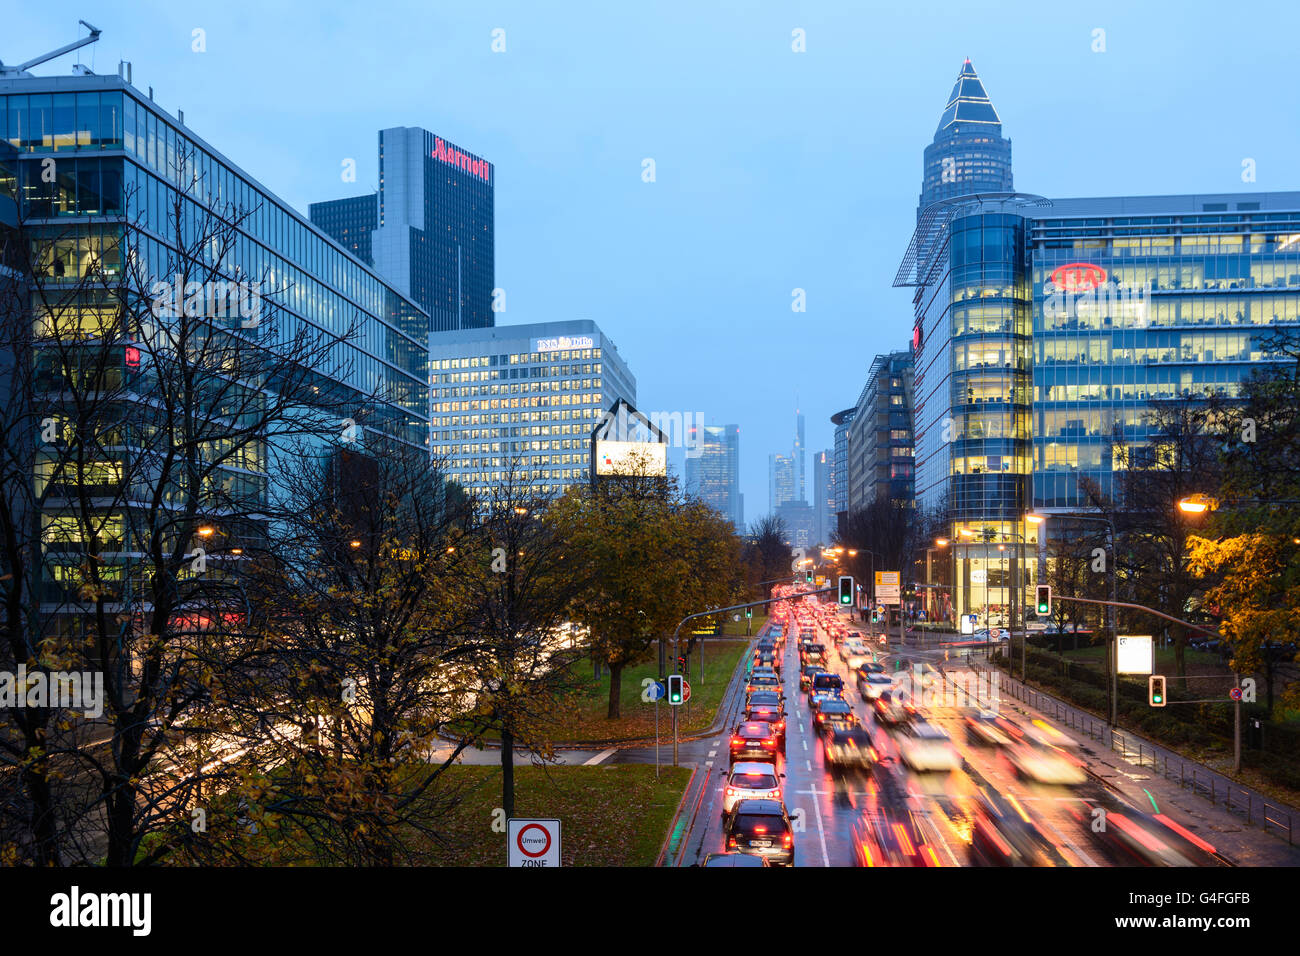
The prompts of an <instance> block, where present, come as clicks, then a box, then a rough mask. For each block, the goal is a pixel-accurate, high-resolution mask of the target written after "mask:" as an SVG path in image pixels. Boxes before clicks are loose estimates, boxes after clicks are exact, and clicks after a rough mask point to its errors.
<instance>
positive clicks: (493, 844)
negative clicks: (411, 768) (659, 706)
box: [431, 764, 691, 866]
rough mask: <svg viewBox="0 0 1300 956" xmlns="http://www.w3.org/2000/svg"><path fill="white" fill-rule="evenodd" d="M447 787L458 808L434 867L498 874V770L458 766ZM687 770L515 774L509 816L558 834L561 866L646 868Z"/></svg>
mask: <svg viewBox="0 0 1300 956" xmlns="http://www.w3.org/2000/svg"><path fill="white" fill-rule="evenodd" d="M449 774H450V776H449V778H448V780H449V782H450V783H451V784H452V785H454V786H456V787H457V788H459V789H460V792H461V802H460V803H459V805H458V806H457V807H456V808H455V809H454V810H453V811H452V812H451V813H450V814H448V816H447V817H446V819H445V820H444V821H442V825H441V827H440V830H441V835H442V836H443V837H444V838H445V839H446V841H447V846H446V847H445V849H444V848H439V849H438V850H436V851H434V859H433V860H432V861H431V862H432V863H433V864H434V865H436V866H504V865H505V862H506V835H505V834H504V833H497V832H493V830H492V819H493V812H494V811H495V810H496V808H497V807H499V806H500V805H501V768H500V767H471V766H464V765H462V766H459V767H455V768H453V769H452V770H451V771H449ZM690 776H691V771H690V770H689V769H688V768H686V767H664V768H662V769H661V770H660V775H659V779H658V780H656V779H655V768H654V767H653V766H650V765H647V764H614V765H610V766H603V767H602V766H597V767H516V768H515V816H516V817H533V818H542V819H554V820H559V821H560V826H561V849H560V853H561V862H562V864H563V865H564V866H653V865H654V862H655V859H656V858H657V857H658V855H659V848H660V847H661V846H662V845H663V842H664V838H665V837H666V836H667V834H668V826H669V824H670V823H671V822H672V817H673V812H674V811H675V810H676V809H677V805H678V804H679V803H680V802H681V798H682V792H683V791H684V790H685V789H686V782H687V781H688V780H689V779H690Z"/></svg>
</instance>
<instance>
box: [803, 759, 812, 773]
mask: <svg viewBox="0 0 1300 956" xmlns="http://www.w3.org/2000/svg"><path fill="white" fill-rule="evenodd" d="M803 765H804V767H806V768H807V770H808V772H809V773H812V761H811V760H805V761H804V762H803Z"/></svg>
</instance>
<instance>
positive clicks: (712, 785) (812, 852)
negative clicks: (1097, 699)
mask: <svg viewBox="0 0 1300 956" xmlns="http://www.w3.org/2000/svg"><path fill="white" fill-rule="evenodd" d="M798 627H799V625H798V624H795V623H793V622H789V623H787V624H786V632H785V637H786V641H785V646H784V648H783V651H782V653H783V665H784V666H783V669H782V680H783V683H784V685H785V686H784V689H785V695H786V719H787V737H786V744H785V755H784V757H783V758H782V759H780V760H779V761H778V767H779V769H780V770H781V771H782V772H783V773H784V774H785V777H784V779H783V780H782V787H783V799H784V801H785V804H786V807H787V809H788V811H789V813H790V815H791V817H792V819H793V822H794V827H795V836H794V841H795V842H794V865H795V866H851V865H853V864H854V861H855V856H856V854H855V852H854V839H855V836H854V824H855V822H857V821H859V820H860V819H861V818H862V817H863V816H864V814H872V813H879V812H880V811H882V810H883V811H893V812H894V813H895V814H897V812H899V811H903V810H910V811H911V812H912V815H913V818H914V819H915V820H916V822H917V824H918V825H919V827H920V829H921V831H922V833H923V835H924V839H925V841H926V843H927V845H928V846H927V848H926V850H925V853H926V855H927V859H928V861H929V862H930V863H931V864H932V865H933V864H937V865H940V866H966V865H971V864H972V863H973V862H975V860H974V858H973V857H972V852H971V842H972V832H973V828H974V827H975V824H976V819H977V806H978V805H979V804H980V803H981V802H982V801H981V794H982V792H983V793H991V794H993V795H995V797H996V798H997V799H1000V800H1001V801H1002V803H1001V806H1002V807H1003V808H1004V810H1005V809H1006V808H1007V807H1008V806H1009V807H1010V808H1011V809H1012V810H1013V811H1014V812H1015V813H1017V814H1020V815H1021V817H1022V819H1027V820H1029V821H1032V823H1033V828H1034V832H1035V833H1036V834H1037V835H1038V844H1037V849H1038V850H1039V851H1040V852H1038V854H1037V855H1036V857H1035V862H1036V865H1056V866H1115V865H1135V864H1140V863H1151V862H1157V861H1159V858H1160V853H1159V852H1158V848H1157V851H1156V852H1154V853H1147V854H1139V855H1135V854H1134V853H1133V852H1132V850H1131V849H1130V848H1131V847H1133V846H1134V845H1138V846H1141V845H1142V844H1144V843H1154V844H1163V845H1164V847H1165V849H1167V850H1169V851H1172V853H1169V854H1166V855H1165V860H1164V861H1165V862H1168V861H1169V860H1170V859H1173V860H1179V859H1181V860H1182V861H1184V862H1190V863H1194V864H1198V865H1211V866H1213V865H1224V864H1225V863H1226V861H1224V860H1223V859H1222V858H1221V857H1218V856H1217V855H1214V854H1212V853H1211V852H1210V849H1211V848H1210V847H1209V846H1208V845H1206V844H1204V842H1203V841H1199V840H1198V838H1195V837H1193V836H1191V835H1190V833H1186V831H1184V833H1179V832H1178V831H1177V830H1176V829H1173V828H1171V827H1166V829H1161V828H1160V826H1159V825H1157V826H1156V827H1155V828H1154V829H1155V830H1156V831H1158V832H1157V833H1155V834H1154V835H1151V834H1149V833H1148V830H1147V829H1144V827H1146V828H1150V827H1151V817H1150V816H1148V814H1149V813H1150V812H1151V808H1149V807H1148V808H1142V807H1139V806H1134V805H1133V804H1131V803H1130V801H1129V800H1128V799H1127V798H1125V797H1123V796H1122V795H1120V794H1118V793H1116V792H1115V791H1113V790H1111V789H1110V788H1108V787H1107V786H1105V785H1104V783H1102V782H1101V781H1100V780H1099V779H1097V778H1095V777H1092V776H1089V777H1088V778H1087V779H1086V780H1085V781H1084V782H1082V783H1078V784H1074V785H1072V786H1068V787H1066V786H1059V785H1052V786H1047V785H1042V784H1038V783H1035V782H1034V781H1032V780H1030V779H1026V778H1023V777H1022V776H1020V775H1019V774H1018V773H1017V771H1016V767H1015V765H1014V764H1013V763H1012V761H1011V759H1010V756H1009V751H1008V748H1005V747H1000V746H989V745H986V744H982V743H980V742H979V741H978V739H977V738H974V737H972V736H971V735H970V734H969V733H968V730H967V725H966V718H967V716H968V715H970V714H973V713H975V712H976V711H977V710H979V709H980V707H979V704H983V705H984V706H985V708H988V707H997V703H998V702H997V701H996V690H995V687H994V686H993V683H992V680H991V674H990V673H989V672H987V671H985V672H982V673H978V672H976V671H975V669H974V668H973V667H972V666H971V665H970V664H968V663H964V662H953V661H944V660H943V657H944V654H943V652H942V651H939V652H934V651H931V652H926V651H922V650H916V649H908V648H903V647H899V646H890V647H888V648H886V647H882V646H879V645H873V647H876V648H877V650H876V652H875V656H876V660H877V661H878V662H880V663H882V664H883V665H884V666H885V673H887V674H889V675H891V676H892V677H894V679H895V683H896V684H902V683H906V682H911V686H914V687H920V686H921V684H922V682H924V684H925V685H927V687H928V690H927V692H926V696H925V698H924V699H923V702H922V706H921V707H920V716H921V717H923V718H924V719H925V720H927V721H928V722H930V723H931V724H934V725H937V726H939V727H942V728H943V729H944V730H946V731H947V732H948V733H949V735H950V736H951V740H952V743H953V745H954V746H955V747H956V749H957V750H958V752H959V754H960V756H961V759H962V768H961V769H960V770H954V771H949V772H942V773H935V772H928V773H917V772H913V771H912V770H910V769H909V768H908V767H907V766H906V765H905V764H904V763H903V762H902V761H901V760H900V759H899V738H898V735H897V733H896V732H895V731H892V730H887V729H886V728H885V727H883V726H881V725H880V724H878V723H877V722H876V721H875V720H874V719H873V712H872V707H871V706H870V704H869V702H868V701H866V700H864V699H863V697H862V696H861V694H860V693H859V691H858V687H857V684H856V681H855V680H854V679H853V675H851V674H850V673H849V672H848V669H847V667H846V665H845V664H844V663H843V662H842V661H841V660H840V658H839V654H838V652H837V650H836V648H835V644H834V642H833V641H832V639H831V637H830V636H829V635H828V633H827V632H826V630H825V629H824V628H823V627H822V626H821V625H820V624H818V625H816V629H817V638H818V640H819V641H820V642H821V643H823V644H824V645H825V646H826V649H827V652H828V661H827V665H826V666H827V669H829V670H831V671H833V672H836V673H839V674H840V675H841V676H842V677H843V678H844V696H845V698H846V700H848V701H849V702H850V703H851V704H852V706H853V709H854V712H855V714H856V716H857V718H858V720H859V721H860V722H861V724H862V726H863V727H864V728H865V729H867V730H868V731H869V732H870V734H871V737H872V744H873V746H874V747H875V749H876V751H877V752H878V754H879V756H880V760H879V762H878V763H877V764H876V766H875V768H874V769H873V770H872V771H854V772H851V773H849V774H843V773H835V772H832V771H831V770H830V769H829V768H828V766H827V764H826V761H825V757H824V751H823V746H822V742H821V738H820V736H819V735H818V734H817V733H816V731H815V730H814V725H813V715H812V713H811V711H810V709H809V704H808V700H807V695H806V694H805V693H801V692H800V690H799V684H798V673H799V658H798V647H797V644H798ZM737 684H738V686H735V687H733V688H732V689H731V692H730V693H729V694H728V696H727V698H726V699H725V701H724V703H723V708H724V712H725V714H726V717H727V724H728V730H727V731H726V732H724V733H722V734H721V735H719V736H718V737H715V738H712V739H710V740H704V741H694V742H692V743H691V744H689V745H687V746H686V747H685V748H684V750H683V756H684V758H685V759H686V760H688V761H690V760H693V761H695V762H696V765H697V767H699V768H700V769H699V772H697V774H696V779H695V781H694V784H693V786H692V787H691V790H690V791H689V792H688V794H687V799H686V801H685V802H684V809H683V815H682V816H683V818H682V819H681V820H680V821H679V822H678V826H677V831H678V833H677V835H676V836H675V838H674V846H673V853H672V854H671V857H672V858H671V859H670V860H669V861H668V863H669V865H677V866H689V865H692V864H695V863H699V862H701V861H702V860H703V859H704V858H705V856H706V855H707V854H709V853H713V852H720V851H722V850H723V842H724V841H723V818H722V812H721V811H722V795H723V790H724V788H725V783H726V775H727V771H728V767H729V758H728V740H729V737H730V728H732V727H734V726H735V725H736V724H737V723H738V722H739V721H740V719H741V716H742V709H743V706H744V698H745V694H744V686H743V682H742V681H740V680H739V679H738V681H737ZM963 692H965V693H963ZM997 709H998V711H999V714H1000V716H1001V718H1002V720H1004V721H1007V722H1008V723H1009V725H1010V726H1011V727H1012V728H1015V729H1018V730H1019V731H1021V732H1022V733H1028V734H1031V735H1032V734H1033V732H1034V731H1035V730H1037V731H1039V733H1043V732H1046V733H1049V734H1050V733H1065V732H1064V731H1062V730H1061V729H1060V728H1052V729H1047V730H1044V728H1043V727H1042V724H1043V721H1041V720H1037V719H1036V718H1035V719H1031V718H1029V717H1028V716H1026V715H1024V714H1021V713H1017V712H1014V711H1012V710H1011V709H1009V708H1006V707H1000V708H997ZM1035 723H1037V726H1035ZM1057 739H1058V740H1059V741H1060V742H1061V743H1063V744H1064V745H1065V746H1064V747H1063V749H1064V750H1066V751H1067V752H1072V753H1075V754H1078V755H1079V756H1080V758H1081V760H1082V762H1084V763H1085V764H1086V749H1085V744H1083V743H1081V742H1079V741H1074V740H1072V739H1071V738H1069V737H1068V735H1067V736H1066V737H1061V738H1057ZM986 819H987V817H986ZM1144 819H1145V823H1143V820H1144ZM1167 819H1168V818H1166V820H1167ZM1174 826H1176V824H1175V825H1174ZM986 832H987V831H986ZM1198 844H1199V845H1198ZM1144 856H1145V858H1144Z"/></svg>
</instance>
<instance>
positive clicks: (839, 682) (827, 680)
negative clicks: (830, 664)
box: [808, 671, 844, 700]
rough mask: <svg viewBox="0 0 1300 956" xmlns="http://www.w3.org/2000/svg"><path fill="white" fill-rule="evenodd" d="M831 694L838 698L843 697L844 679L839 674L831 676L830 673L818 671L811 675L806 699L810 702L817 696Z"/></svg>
mask: <svg viewBox="0 0 1300 956" xmlns="http://www.w3.org/2000/svg"><path fill="white" fill-rule="evenodd" d="M827 692H833V693H835V694H838V695H839V696H840V697H843V696H844V678H843V677H841V676H840V675H839V674H832V673H831V672H830V671H819V672H818V673H816V674H813V676H812V680H811V681H810V682H809V684H808V697H809V699H810V700H811V699H812V698H813V697H814V696H816V695H817V694H824V693H827Z"/></svg>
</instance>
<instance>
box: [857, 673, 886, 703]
mask: <svg viewBox="0 0 1300 956" xmlns="http://www.w3.org/2000/svg"><path fill="white" fill-rule="evenodd" d="M893 686H894V679H893V678H892V677H890V676H889V675H888V674H878V673H870V672H869V673H866V674H863V673H861V672H859V674H858V693H860V694H861V695H862V699H863V700H877V699H879V697H880V695H881V694H885V693H888V692H889V691H890V690H891V689H892V688H893Z"/></svg>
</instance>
